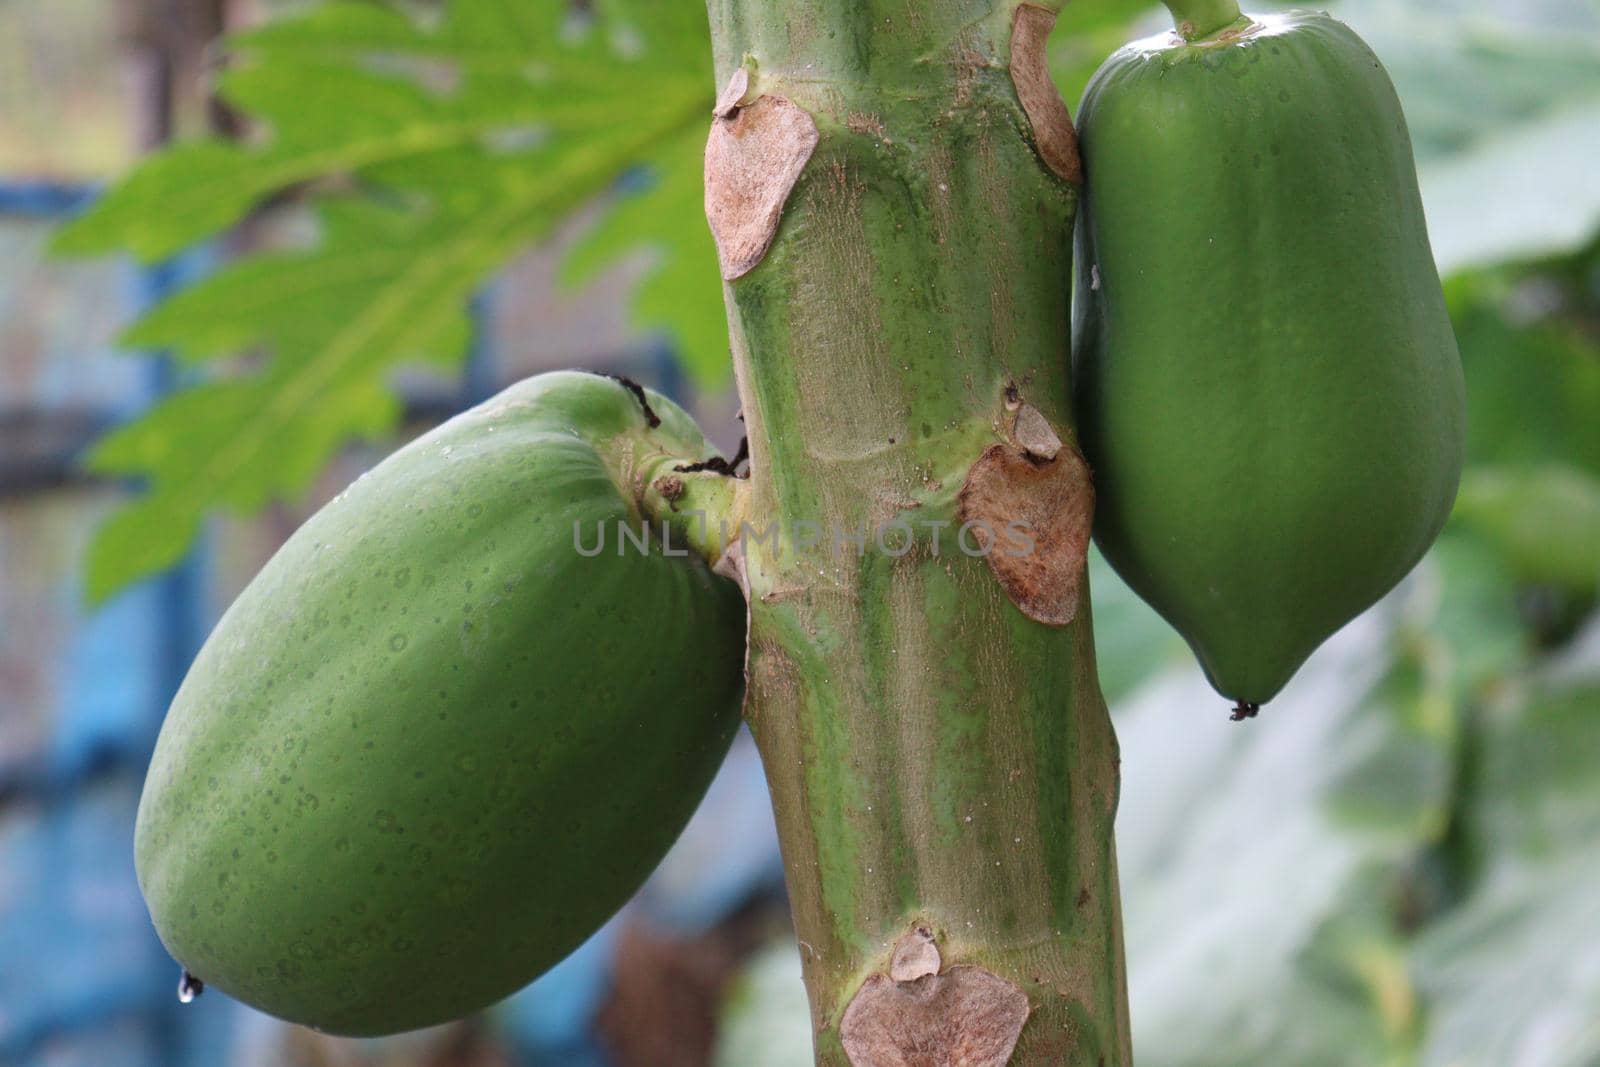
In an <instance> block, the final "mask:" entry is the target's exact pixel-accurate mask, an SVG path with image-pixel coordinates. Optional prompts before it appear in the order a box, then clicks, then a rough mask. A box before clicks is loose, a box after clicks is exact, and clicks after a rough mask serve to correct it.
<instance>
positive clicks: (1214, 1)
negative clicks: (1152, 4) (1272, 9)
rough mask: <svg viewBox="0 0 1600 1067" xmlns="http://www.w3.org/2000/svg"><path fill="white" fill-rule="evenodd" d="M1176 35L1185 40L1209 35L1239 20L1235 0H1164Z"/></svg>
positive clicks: (1193, 39)
mask: <svg viewBox="0 0 1600 1067" xmlns="http://www.w3.org/2000/svg"><path fill="white" fill-rule="evenodd" d="M1164 2H1165V3H1166V5H1167V10H1168V11H1171V12H1172V21H1173V23H1174V25H1176V27H1177V30H1178V36H1179V37H1182V38H1183V39H1184V40H1185V41H1195V40H1199V39H1200V38H1202V37H1209V36H1210V35H1211V34H1213V33H1216V32H1217V31H1218V30H1220V29H1223V28H1225V27H1227V26H1231V25H1232V24H1233V23H1235V22H1237V21H1238V20H1239V5H1238V3H1237V2H1236V0H1164Z"/></svg>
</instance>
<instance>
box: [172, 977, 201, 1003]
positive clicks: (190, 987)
mask: <svg viewBox="0 0 1600 1067" xmlns="http://www.w3.org/2000/svg"><path fill="white" fill-rule="evenodd" d="M205 991H206V984H205V983H204V982H202V981H200V979H198V978H196V977H195V976H194V975H192V974H190V973H189V972H188V971H184V972H183V976H182V977H181V978H179V979H178V1003H179V1004H193V1003H194V1000H195V998H196V997H198V996H199V995H200V994H201V993H204V992H205Z"/></svg>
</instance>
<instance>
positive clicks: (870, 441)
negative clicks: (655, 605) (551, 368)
mask: <svg viewBox="0 0 1600 1067" xmlns="http://www.w3.org/2000/svg"><path fill="white" fill-rule="evenodd" d="M1057 6H1059V5H1054V4H1026V5H1021V4H1017V3H1015V2H1011V0H942V2H940V3H906V2H904V0H710V14H711V23H712V29H713V37H714V43H715V52H716V65H717V75H718V79H719V84H720V85H722V86H724V87H725V88H724V89H723V92H722V95H721V97H720V99H719V102H718V107H717V115H716V117H715V118H714V120H713V127H712V131H711V136H710V140H709V142H708V146H707V157H706V179H707V213H708V215H709V217H710V220H711V224H712V229H713V232H714V234H715V236H716V238H717V244H718V250H719V253H720V255H721V261H722V271H723V276H724V279H725V281H726V287H725V291H726V297H727V307H728V318H729V330H730V337H731V343H732V348H733V353H734V362H735V368H736V373H737V378H738V385H739V392H740V397H741V400H742V402H743V413H744V419H745V425H746V429H747V432H748V435H749V443H750V456H751V473H750V480H749V484H748V488H747V491H745V492H743V493H742V494H741V498H742V499H741V504H740V509H741V514H740V516H739V517H740V518H742V519H743V525H742V526H740V527H739V530H740V531H742V532H741V535H740V536H739V537H738V541H737V545H736V549H735V550H733V551H730V553H729V555H728V559H727V560H726V561H725V565H731V566H732V567H733V569H734V571H735V572H736V574H737V576H738V577H740V579H741V580H742V582H743V583H744V585H745V588H746V595H747V598H748V601H749V611H750V630H749V648H748V661H747V676H748V690H747V698H746V715H747V718H748V720H749V722H750V725H751V728H752V730H753V731H754V733H755V737H756V740H757V742H758V744H759V746H760V749H761V753H762V757H763V760H764V763H765V766H766V770H767V775H768V779H769V781H770V784H771V789H772V797H773V806H774V809H775V812H776V815H777V821H778V827H779V833H780V836H781V841H782V846H783V855H784V862H785V867H786V871H787V878H788V886H789V891H790V896H791V900H792V906H793V911H794V921H795V927H796V931H797V935H798V938H799V941H800V951H801V955H802V959H803V964H804V972H805V980H806V986H807V989H808V992H809V996H810V1004H811V1014H812V1021H813V1024H814V1032H815V1044H816V1062H817V1063H818V1064H827V1065H845V1064H851V1065H854V1067H866V1065H879V1064H882V1065H889V1064H918V1065H921V1064H928V1065H943V1064H956V1063H961V1064H966V1065H969V1067H991V1065H993V1067H998V1065H1000V1064H1006V1063H1010V1064H1022V1065H1041V1067H1042V1065H1046V1064H1048V1065H1051V1067H1060V1065H1087V1067H1118V1065H1126V1064H1128V1063H1130V1062H1131V1056H1130V1051H1129V1039H1128V1021H1127V1008H1126V994H1125V979H1124V967H1123V956H1122V945H1121V931H1120V917H1119V905H1118V898H1117V875H1116V861H1115V853H1114V849H1113V843H1112V820H1113V815H1114V813H1115V810H1116V804H1117V783H1118V760H1117V747H1116V740H1115V737H1114V735H1113V733H1112V729H1111V724H1110V721H1109V718H1108V716H1107V714H1106V708H1105V704H1104V701H1103V699H1102V697H1101V695H1100V690H1099V684H1098V680H1097V678H1096V674H1095V664H1094V652H1093V639H1092V635H1091V631H1090V624H1089V610H1088V591H1087V589H1086V588H1085V587H1084V586H1083V553H1084V551H1085V548H1086V543H1087V536H1088V521H1089V516H1090V514H1091V511H1092V490H1091V489H1090V487H1089V484H1088V476H1087V469H1086V468H1085V467H1084V466H1083V464H1082V461H1081V459H1080V458H1079V456H1078V453H1077V449H1076V446H1075V443H1074V437H1073V432H1072V428H1071V415H1070V412H1071V406H1070V397H1069V366H1070V353H1069V350H1068V348H1069V342H1068V336H1069V317H1068V301H1069V290H1070V282H1069V279H1070V277H1071V272H1070V266H1071V264H1070V257H1071V236H1072V224H1073V218H1074V213H1075V209H1076V203H1077V187H1076V184H1075V183H1076V182H1078V181H1079V180H1080V178H1079V173H1080V172H1079V169H1078V160H1077V151H1076V141H1075V137H1074V135H1073V131H1072V127H1071V121H1070V118H1069V116H1068V114H1067V111H1066V108H1065V106H1064V105H1063V104H1062V102H1061V100H1060V97H1059V96H1058V95H1057V93H1056V91H1055V89H1054V88H1053V86H1052V85H1051V83H1050V81H1049V78H1048V75H1047V74H1046V72H1045V68H1044V58H1043V41H1044V37H1045V35H1046V34H1047V33H1048V31H1049V29H1050V26H1051V25H1052V24H1053V22H1054V18H1055V10H1054V9H1055V7H1057Z"/></svg>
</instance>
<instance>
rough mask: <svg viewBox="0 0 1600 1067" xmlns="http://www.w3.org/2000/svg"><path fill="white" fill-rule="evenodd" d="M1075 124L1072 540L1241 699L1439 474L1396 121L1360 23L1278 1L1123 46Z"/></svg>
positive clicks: (1420, 242) (1432, 501) (1323, 631)
mask: <svg viewBox="0 0 1600 1067" xmlns="http://www.w3.org/2000/svg"><path fill="white" fill-rule="evenodd" d="M1175 9H1176V8H1175ZM1233 13H1234V14H1237V9H1234V11H1233ZM1185 25H1186V27H1187V28H1192V27H1189V26H1188V24H1185ZM1080 138H1081V149H1082V153H1083V158H1084V163H1085V167H1086V171H1085V197H1084V202H1083V210H1082V214H1081V216H1080V222H1079V228H1078V238H1077V239H1078V250H1077V262H1078V265H1079V266H1078V270H1079V272H1080V273H1079V277H1078V292H1079V297H1078V300H1077V302H1076V310H1075V313H1074V334H1075V338H1074V352H1075V356H1074V359H1075V367H1074V392H1075V404H1076V406H1077V409H1078V414H1079V419H1080V423H1081V433H1082V442H1083V447H1084V451H1085V452H1086V454H1087V456H1088V458H1089V460H1090V463H1091V466H1092V467H1093V470H1094V476H1095V489H1096V494H1097V514H1096V520H1095V522H1096V527H1095V539H1096V541H1097V543H1098V544H1099V545H1100V547H1101V549H1102V551H1103V552H1104V553H1105V555H1106V557H1107V559H1108V560H1109V561H1110V562H1111V564H1112V566H1113V567H1114V568H1115V569H1116V570H1117V572H1118V573H1119V574H1120V575H1121V576H1122V577H1123V578H1124V579H1125V580H1126V581H1127V582H1128V584H1129V585H1130V586H1131V587H1132V588H1133V589H1134V590H1135V591H1136V592H1138V593H1139V594H1140V595H1141V596H1143V597H1144V599H1145V600H1147V601H1148V602H1149V603H1150V604H1151V605H1152V606H1153V607H1154V608H1155V609H1156V610H1157V611H1159V612H1160V613H1161V614H1162V615H1163V616H1165V617H1166V619H1167V620H1168V621H1169V622H1171V623H1172V624H1173V625H1174V626H1175V627H1176V628H1177V629H1178V630H1179V631H1180V632H1181V633H1182V634H1183V635H1184V636H1185V637H1186V638H1187V639H1188V641H1189V643H1190V645H1191V646H1192V647H1193V649H1194V651H1195V653H1196V655H1197V657H1198V658H1199V660H1200V663H1201V665H1202V666H1203V667H1204V669H1205V672H1206V674H1207V676H1208V677H1209V679H1210V681H1211V683H1212V685H1213V686H1214V687H1215V688H1216V689H1217V690H1218V691H1219V692H1221V693H1222V694H1224V695H1225V696H1227V697H1229V698H1232V699H1234V700H1236V701H1238V702H1239V707H1238V708H1237V709H1236V717H1241V716H1243V715H1247V714H1254V712H1255V710H1256V708H1257V707H1258V706H1259V705H1260V704H1262V703H1264V702H1266V701H1267V700H1269V699H1270V698H1271V697H1272V696H1274V695H1275V694H1276V693H1277V692H1278V691H1279V690H1280V689H1281V688H1282V687H1283V685H1284V684H1285V683H1286V682H1287V681H1288V679H1289V677H1290V676H1291V675H1292V674H1293V673H1294V672H1295V671H1296V670H1297V669H1298V668H1299V666H1300V664H1301V663H1303V662H1304V661H1305V659H1306V657H1307V656H1309V655H1310V654H1311V652H1312V651H1313V650H1314V649H1315V648H1316V647H1317V646H1318V645H1319V644H1321V643H1322V641H1324V640H1325V639H1326V638H1327V637H1328V636H1329V635H1330V634H1332V633H1333V632H1334V631H1335V630H1337V629H1338V628H1339V627H1341V626H1343V625H1344V624H1345V623H1346V622H1347V621H1349V620H1350V619H1351V618H1353V617H1354V616H1355V615H1357V614H1358V613H1360V612H1361V611H1363V610H1364V609H1365V608H1367V607H1368V606H1370V605H1371V604H1373V603H1374V602H1375V601H1376V600H1377V599H1378V598H1379V597H1381V596H1382V595H1383V594H1384V593H1385V592H1387V591H1388V590H1389V589H1390V588H1392V587H1393V586H1394V585H1395V584H1396V583H1397V582H1398V581H1399V580H1400V579H1401V578H1402V577H1403V576H1404V575H1405V574H1406V573H1407V572H1408V571H1409V570H1410V569H1411V568H1412V567H1413V566H1414V565H1415V564H1416V562H1417V561H1418V560H1419V559H1420V558H1421V557H1422V555H1423V553H1424V552H1425V551H1426V550H1427V548H1428V546H1429V545H1430V544H1431V543H1432V542H1433V540H1434V537H1435V536H1436V535H1437V533H1438V531H1439V529H1440V527H1441V526H1442V525H1443V523H1444V521H1445V518H1446V515H1447V514H1448V512H1449V510H1450V507H1451V502H1452V500H1453V499H1454V496H1455V491H1456V485H1457V482H1458V480H1459V477H1460V472H1461V458H1462V449H1463V435H1464V422H1465V416H1464V409H1465V394H1464V386H1463V380H1462V374H1461V366H1460V358H1459V356H1458V354H1457V351H1456V344H1455V338H1454V335H1453V334H1452V332H1451V328H1450V322H1449V319H1448V317H1447V316H1446V312H1445V304H1444V298H1443V295H1442V293H1441V291H1440V285H1439V278H1438V274H1437V272H1436V270H1435V268H1434V264H1433V258H1432V255H1431V253H1430V250H1429V247H1428V236H1427V230H1426V227H1425V224H1424V221H1423V214H1422V202H1421V198H1420V196H1419V194H1418V191H1417V178H1416V171H1415V164H1414V163H1413V160H1412V154H1411V144H1410V139H1409V137H1408V135H1407V132H1406V127H1405V120H1404V117H1403V116H1402V114H1401V110H1400V104H1399V101H1398V100H1397V99H1396V97H1395V92H1394V88H1393V86H1392V85H1391V83H1390V81H1389V78H1388V75H1387V74H1386V73H1385V72H1384V70H1383V67H1382V66H1381V65H1380V64H1379V62H1378V60H1377V57H1376V56H1374V55H1373V53H1372V51H1371V50H1370V49H1369V48H1368V47H1367V46H1366V45H1365V44H1364V43H1363V42H1362V41H1361V39H1360V38H1359V37H1357V36H1356V35H1355V33H1353V32H1352V31H1351V30H1350V29H1349V28H1347V27H1346V26H1344V25H1342V24H1341V23H1339V22H1337V21H1335V20H1334V19H1332V18H1330V17H1329V16H1327V15H1325V14H1314V13H1309V12H1295V13H1290V14H1285V15H1258V16H1246V17H1241V18H1240V19H1239V20H1238V21H1236V22H1232V23H1231V24H1229V25H1228V26H1227V27H1226V28H1225V29H1223V30H1222V31H1221V32H1220V33H1215V34H1213V35H1212V36H1210V37H1206V38H1203V39H1198V40H1193V41H1188V40H1184V39H1183V38H1182V37H1180V36H1179V35H1178V34H1174V33H1168V34H1162V35H1159V36H1156V37H1151V38H1148V39H1145V40H1142V41H1138V42H1135V43H1134V44H1131V45H1128V46H1126V47H1124V48H1122V49H1121V50H1120V51H1118V52H1116V53H1115V54H1114V55H1113V56H1111V58H1110V59H1109V60H1107V61H1106V63H1105V64H1104V65H1103V66H1102V67H1101V68H1100V70H1099V71H1098V72H1097V73H1096V75H1095V76H1094V78H1093V79H1092V81H1091V82H1090V84H1089V87H1088V89H1087V91H1086V94H1085V96H1084V100H1083V105H1082V108H1081V113H1080Z"/></svg>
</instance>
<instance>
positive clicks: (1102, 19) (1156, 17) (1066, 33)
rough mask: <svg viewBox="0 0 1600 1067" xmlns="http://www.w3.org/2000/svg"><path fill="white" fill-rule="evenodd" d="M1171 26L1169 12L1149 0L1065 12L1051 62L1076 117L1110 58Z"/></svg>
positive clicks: (1111, 0) (1115, 0)
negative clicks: (1096, 74) (1085, 94)
mask: <svg viewBox="0 0 1600 1067" xmlns="http://www.w3.org/2000/svg"><path fill="white" fill-rule="evenodd" d="M1171 24H1172V23H1171V17H1170V16H1169V15H1168V14H1167V12H1166V9H1165V8H1163V7H1161V6H1160V5H1159V4H1156V3H1147V2H1146V0H1107V2H1105V3H1094V4H1068V5H1067V6H1066V7H1064V8H1062V9H1061V17H1060V18H1059V19H1057V20H1056V28H1055V30H1054V32H1052V33H1051V35H1050V40H1049V43H1048V46H1047V47H1048V59H1049V63H1050V74H1051V76H1052V77H1053V78H1054V79H1055V83H1056V88H1058V89H1060V90H1061V97H1062V99H1064V100H1065V101H1066V102H1067V106H1068V107H1069V108H1071V109H1072V113H1073V114H1074V115H1076V114H1077V113H1078V104H1079V102H1080V101H1081V100H1082V99H1083V90H1084V87H1085V86H1086V85H1088V84H1089V78H1090V76H1092V75H1093V74H1094V72H1095V71H1096V70H1098V69H1099V67H1100V64H1101V63H1103V62H1105V59H1106V57H1107V56H1109V55H1110V54H1111V53H1112V52H1115V51H1116V50H1117V49H1118V48H1121V47H1122V46H1123V45H1124V44H1127V43H1128V42H1129V41H1130V40H1132V39H1134V38H1135V37H1139V36H1142V35H1143V34H1144V33H1151V32H1154V31H1155V30H1156V29H1158V28H1165V27H1168V26H1170V25H1171ZM1136 27H1143V29H1142V31H1141V30H1139V29H1136Z"/></svg>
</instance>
